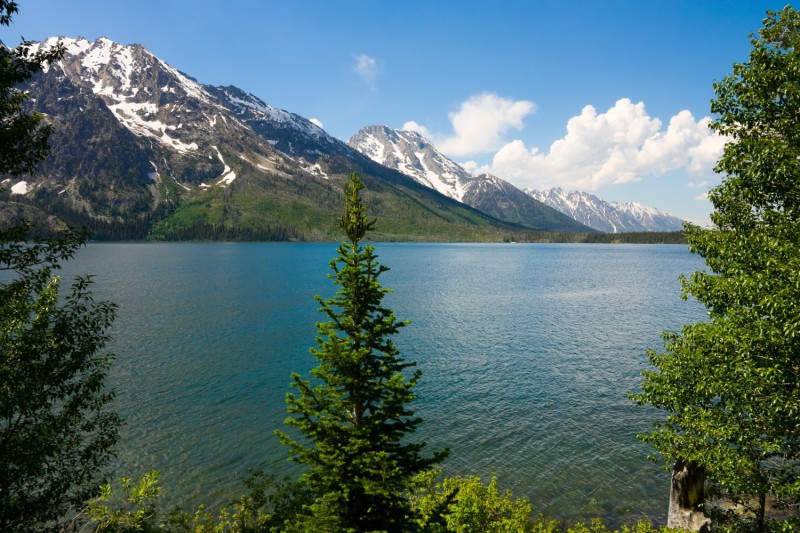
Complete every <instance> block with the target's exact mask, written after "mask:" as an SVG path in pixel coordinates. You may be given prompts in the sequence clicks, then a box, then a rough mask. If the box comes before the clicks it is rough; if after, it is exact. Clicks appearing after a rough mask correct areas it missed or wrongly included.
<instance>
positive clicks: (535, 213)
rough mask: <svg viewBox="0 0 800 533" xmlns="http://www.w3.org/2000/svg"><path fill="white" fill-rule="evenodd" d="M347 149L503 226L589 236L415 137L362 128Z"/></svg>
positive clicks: (382, 128) (552, 211) (569, 220)
mask: <svg viewBox="0 0 800 533" xmlns="http://www.w3.org/2000/svg"><path fill="white" fill-rule="evenodd" d="M348 144H349V145H350V146H351V147H353V148H354V149H356V150H358V151H359V152H361V153H362V154H364V155H365V156H367V157H369V158H370V159H372V160H373V161H375V162H377V163H380V164H381V165H384V166H386V167H388V168H391V169H394V170H397V171H399V172H402V173H403V174H405V175H407V176H409V177H411V178H413V179H415V180H416V181H418V182H419V183H421V184H423V185H425V186H426V187H430V188H431V189H434V190H436V191H439V192H440V193H442V194H444V195H446V196H448V197H450V198H453V199H455V200H458V201H459V202H463V203H465V204H467V205H469V206H471V207H474V208H475V209H478V210H480V211H482V212H484V213H487V214H489V215H491V216H493V217H495V218H498V219H500V220H503V221H505V222H510V223H514V224H520V225H523V226H526V227H528V228H531V229H537V230H541V229H550V230H558V231H569V232H585V231H592V230H591V228H588V227H586V226H585V225H583V224H581V223H578V222H576V221H575V220H573V219H572V218H571V217H569V215H567V216H565V215H564V214H562V213H561V212H559V211H558V210H555V209H553V208H551V207H549V206H547V205H544V204H543V203H541V202H539V201H538V200H536V199H534V198H532V197H530V196H529V195H526V194H525V193H524V192H522V191H520V190H519V189H517V188H516V187H514V186H513V185H511V184H510V183H508V182H507V181H504V180H502V179H500V178H498V177H496V176H492V175H489V174H481V175H478V176H474V175H472V174H470V173H469V172H467V170H465V169H464V168H463V167H462V166H460V165H459V164H458V163H456V162H455V161H453V160H451V159H449V158H448V157H447V156H445V155H444V154H442V153H441V152H439V151H438V150H437V149H436V148H435V147H434V146H433V144H431V142H430V141H428V140H427V139H425V138H424V137H423V136H422V135H420V134H419V133H417V132H414V131H408V130H395V129H392V128H389V127H388V126H367V127H365V128H362V129H361V130H359V131H358V132H357V133H356V134H355V135H353V136H352V137H351V138H350V140H349V141H348Z"/></svg>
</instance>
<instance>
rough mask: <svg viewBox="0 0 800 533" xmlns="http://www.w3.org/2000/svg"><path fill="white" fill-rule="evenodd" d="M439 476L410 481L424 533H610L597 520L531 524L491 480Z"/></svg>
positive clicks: (652, 532)
mask: <svg viewBox="0 0 800 533" xmlns="http://www.w3.org/2000/svg"><path fill="white" fill-rule="evenodd" d="M440 474H441V471H440V470H438V469H432V470H429V471H427V472H423V473H421V474H419V475H418V476H417V477H416V479H415V488H414V490H413V491H412V495H411V501H412V503H413V505H414V509H415V510H416V512H417V515H418V518H417V524H418V525H419V526H420V530H421V531H424V532H426V533H472V532H481V533H506V532H508V533H561V532H563V533H614V530H611V529H609V528H608V527H607V526H606V525H605V524H603V523H602V522H601V521H600V520H597V519H596V520H592V521H591V522H590V523H589V524H585V523H583V522H581V523H578V524H575V525H574V526H571V527H564V526H562V524H561V523H560V522H559V521H557V520H548V519H546V518H542V517H540V518H533V517H532V516H531V504H530V502H528V500H527V499H525V498H515V497H514V496H513V495H512V494H511V492H510V491H508V490H505V491H501V490H500V489H499V487H498V485H497V479H496V478H495V476H494V475H493V476H492V478H491V480H490V481H489V483H488V484H484V483H483V482H482V481H481V479H480V478H479V477H478V476H455V477H446V478H444V479H441V480H440V481H438V482H437V478H439V476H440ZM678 531H679V530H676V529H668V528H656V527H653V526H652V525H651V524H650V522H648V521H646V520H643V521H640V522H639V523H638V524H636V525H635V526H622V528H621V529H620V530H618V532H619V533H659V532H660V533H668V532H674V533H678Z"/></svg>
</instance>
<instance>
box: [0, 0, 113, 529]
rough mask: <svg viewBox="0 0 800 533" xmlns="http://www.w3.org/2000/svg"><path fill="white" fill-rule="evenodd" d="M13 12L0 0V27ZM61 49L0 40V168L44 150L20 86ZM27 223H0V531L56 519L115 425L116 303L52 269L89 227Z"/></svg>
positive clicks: (26, 161)
mask: <svg viewBox="0 0 800 533" xmlns="http://www.w3.org/2000/svg"><path fill="white" fill-rule="evenodd" d="M16 12H17V3H16V2H11V1H7V0H0V25H6V26H7V25H9V24H10V22H11V18H12V16H13V15H14V14H15V13H16ZM61 53H62V51H61V49H60V48H56V49H54V50H52V51H50V52H41V53H30V51H29V48H28V46H27V43H25V44H23V45H21V46H20V47H18V48H16V49H14V50H12V49H9V48H6V47H5V46H3V45H0V173H3V174H7V173H10V174H19V173H23V172H29V171H31V170H32V169H33V168H34V167H35V165H36V164H37V163H38V162H39V161H40V160H41V159H42V158H44V157H45V155H46V154H47V152H48V146H47V137H48V135H49V128H48V127H47V126H45V125H43V124H42V117H41V115H37V114H27V113H25V112H24V111H23V109H22V103H23V102H24V100H25V98H26V95H25V94H24V93H23V92H21V91H19V90H18V89H17V85H18V84H19V83H21V82H23V81H25V80H27V79H28V78H30V77H31V76H33V75H34V74H35V73H36V72H37V71H38V70H40V69H41V68H42V65H43V64H44V62H46V61H53V60H56V59H58V57H60V55H61ZM28 229H29V227H28V226H26V225H24V224H23V225H19V226H16V227H12V228H8V229H0V275H2V281H0V531H26V530H38V529H42V528H46V527H48V526H54V525H55V523H56V521H57V520H58V519H59V518H60V517H62V516H63V514H64V513H65V512H66V511H67V509H68V508H69V507H70V506H71V505H80V504H81V503H82V502H83V501H84V500H85V499H86V498H87V497H88V496H89V495H91V494H93V492H94V491H95V490H96V488H97V487H98V485H99V479H98V473H99V471H100V469H101V468H102V467H103V465H104V464H105V463H106V461H107V460H108V459H109V457H110V456H111V453H112V452H111V449H112V446H113V444H114V443H115V441H116V439H117V434H118V428H119V425H120V421H119V418H118V417H117V415H116V414H114V413H111V412H109V411H108V410H107V407H108V403H109V402H110V401H111V399H112V397H113V394H112V392H110V391H109V390H107V389H106V388H105V377H106V373H107V371H108V367H109V364H110V363H111V359H112V357H111V355H108V354H100V352H101V350H102V349H103V347H104V345H105V344H106V342H107V340H108V335H107V332H108V330H109V328H110V326H111V322H112V321H113V319H114V316H115V306H114V305H113V304H111V303H108V302H99V303H97V302H95V301H94V300H93V298H92V294H91V291H90V286H91V280H90V279H89V278H88V277H81V278H77V279H76V280H75V282H74V283H73V285H72V290H71V291H70V293H69V294H68V295H67V296H65V297H62V296H60V295H59V289H60V283H61V282H60V279H59V278H58V277H55V276H54V273H55V271H56V270H58V269H59V268H60V266H61V263H62V262H63V261H64V260H66V259H69V258H70V257H72V256H73V254H74V253H75V251H76V250H77V249H78V248H79V247H80V246H81V245H82V244H84V242H85V240H86V235H85V234H83V233H74V232H71V231H66V232H64V233H63V234H62V235H61V236H60V237H57V238H54V239H48V240H31V239H29V235H28Z"/></svg>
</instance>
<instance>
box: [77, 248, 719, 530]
mask: <svg viewBox="0 0 800 533" xmlns="http://www.w3.org/2000/svg"><path fill="white" fill-rule="evenodd" d="M376 249H377V253H378V255H379V256H380V261H381V262H382V263H383V264H386V265H387V266H389V267H390V268H391V270H390V271H389V272H387V273H385V274H384V275H383V277H382V282H383V285H384V286H386V287H390V288H392V289H394V292H393V293H391V294H389V295H388V296H387V299H386V303H387V304H388V306H389V307H390V308H392V309H393V310H394V311H395V313H396V315H397V316H398V318H400V319H402V320H411V322H412V323H411V325H409V326H408V327H406V328H404V329H403V330H401V333H400V334H399V335H398V336H396V337H395V342H396V344H397V345H398V347H399V348H400V349H401V352H402V354H403V356H404V357H405V358H407V359H409V360H412V361H416V362H417V363H418V366H419V368H420V369H421V370H422V372H423V377H422V380H421V383H420V385H419V387H418V393H419V396H420V398H419V399H418V400H417V402H416V404H415V405H416V411H417V414H418V415H420V416H421V417H422V418H423V419H424V422H423V424H422V425H421V427H420V429H419V430H418V432H417V434H416V438H419V439H423V440H425V441H427V442H428V445H429V449H430V450H435V449H439V448H442V447H449V448H450V449H451V454H450V457H449V459H448V460H447V462H446V463H445V464H444V468H445V471H446V472H447V473H450V474H453V473H461V474H472V473H476V474H480V475H481V476H485V477H488V476H489V475H491V473H493V472H494V473H496V474H497V477H498V479H499V482H500V484H501V486H503V487H505V488H509V489H511V490H512V491H513V492H514V493H515V494H516V495H518V496H522V495H524V496H526V497H528V498H529V499H530V501H531V502H532V504H533V508H534V511H535V512H536V513H543V514H545V515H548V516H558V517H562V518H566V519H567V520H574V519H578V518H590V517H595V516H599V517H605V518H606V519H608V520H610V522H611V523H612V524H619V523H620V522H622V521H629V520H631V519H635V518H636V517H640V516H649V517H650V518H651V519H653V520H655V521H656V522H658V523H661V522H663V521H664V517H665V514H666V506H667V495H668V478H667V475H666V473H665V472H663V471H662V470H661V469H660V468H659V466H658V465H656V464H653V463H651V462H650V461H648V459H647V456H648V454H649V453H650V452H651V450H650V449H649V448H648V447H647V446H645V445H644V444H642V443H640V442H639V441H637V439H636V438H635V435H636V434H637V432H643V431H647V430H648V428H650V427H651V425H652V422H653V420H654V419H655V418H656V417H657V416H659V415H658V413H655V412H654V411H652V410H649V409H647V408H643V407H638V406H636V405H633V404H632V403H631V402H630V401H629V400H628V399H627V395H628V393H630V392H632V391H635V390H636V389H637V387H638V385H639V383H640V379H641V376H640V373H641V371H642V369H644V368H646V367H647V365H648V363H647V358H646V355H645V351H646V350H647V349H648V348H654V349H658V348H660V347H661V345H662V343H661V339H660V332H661V331H663V330H676V329H679V328H680V326H681V324H683V323H687V322H694V321H697V320H702V319H703V318H704V317H705V313H704V310H703V308H702V307H701V306H700V305H699V304H697V303H696V302H693V301H688V302H687V301H683V300H681V298H680V285H679V282H678V276H679V274H681V273H686V274H688V273H691V272H693V271H695V270H698V269H700V268H701V267H702V262H701V260H700V259H699V258H698V257H696V256H693V255H691V254H690V253H689V252H688V251H687V249H686V247H684V246H668V245H658V246H655V245H654V246H647V245H547V244H534V245H523V244H508V245H499V244H498V245H486V244H480V245H473V244H463V245H462V244H378V245H377V246H376ZM335 254H336V245H335V244H91V245H89V246H88V247H86V248H84V249H82V250H81V251H80V252H79V254H78V257H77V258H76V259H75V260H73V261H71V262H70V263H68V264H67V268H65V270H64V276H65V277H66V278H69V277H71V276H72V275H75V274H78V273H91V274H94V275H95V296H96V297H97V298H99V299H109V300H113V301H114V302H116V303H117V304H119V317H118V319H117V321H116V322H115V325H114V329H113V336H114V341H113V343H112V346H111V349H112V350H113V351H114V352H115V353H116V355H117V359H116V363H115V365H114V367H113V370H112V375H111V380H110V381H111V382H112V384H113V386H114V387H115V388H116V390H117V399H116V402H115V407H116V409H117V410H118V411H119V412H120V413H121V414H122V415H123V416H124V418H125V420H126V426H125V428H124V429H123V431H122V438H121V443H120V446H119V465H118V475H128V476H133V477H135V476H140V475H141V474H142V473H144V472H145V471H147V470H149V469H158V470H160V471H161V472H162V485H163V486H164V487H165V490H166V492H167V495H168V496H167V502H168V503H170V504H171V503H177V504H181V505H187V506H188V505H196V504H198V503H201V502H205V503H211V504H219V503H221V502H224V501H226V500H228V499H230V498H232V497H234V496H236V495H238V494H240V493H242V492H243V491H244V489H243V488H242V486H241V484H240V479H241V476H242V475H243V473H244V472H245V471H246V470H247V469H248V468H251V467H253V468H261V469H265V470H268V471H272V472H276V473H279V474H284V473H296V470H293V469H295V468H296V467H294V466H293V465H292V464H291V463H289V462H287V460H286V450H285V449H284V448H283V447H282V446H281V445H280V443H279V442H278V439H277V438H276V437H275V436H274V435H273V431H274V430H275V429H276V428H279V427H282V424H283V420H284V419H285V418H286V411H285V404H284V397H285V394H286V392H287V391H288V390H289V386H288V385H289V382H290V378H289V375H290V373H291V372H293V371H296V372H300V373H306V372H307V371H308V370H309V369H310V368H312V367H313V366H315V365H314V361H313V359H312V357H311V356H310V355H309V354H308V348H309V347H310V346H312V344H313V342H314V336H315V332H316V329H315V325H314V324H315V322H316V321H319V320H323V319H324V317H323V315H322V314H321V313H319V312H318V311H317V308H318V305H317V303H316V302H315V301H314V295H315V294H320V295H322V296H323V297H328V296H330V295H332V294H333V293H334V292H335V288H334V286H333V285H332V282H331V281H330V280H329V279H327V277H326V276H327V274H328V273H329V270H328V262H329V260H330V259H331V258H333V257H334V256H335Z"/></svg>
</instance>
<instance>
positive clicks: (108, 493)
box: [71, 470, 309, 533]
mask: <svg viewBox="0 0 800 533" xmlns="http://www.w3.org/2000/svg"><path fill="white" fill-rule="evenodd" d="M158 478H159V473H158V472H157V471H154V470H153V471H150V472H148V473H146V474H145V475H144V476H143V477H142V479H141V480H140V481H139V483H137V484H132V483H131V480H130V478H125V477H123V478H122V479H121V481H120V483H119V487H118V488H115V487H114V486H112V485H111V484H106V485H103V486H102V487H101V490H100V496H98V497H97V498H93V499H91V500H89V502H88V503H87V505H86V508H85V509H84V510H83V511H82V512H81V513H79V514H78V515H77V516H76V517H74V518H73V521H72V524H71V525H72V526H73V528H75V529H80V531H86V530H90V531H97V532H101V531H109V532H112V531H113V532H118V533H123V532H132V531H144V532H155V531H175V532H196V533H225V532H242V533H249V532H253V533H255V532H262V531H279V530H280V529H281V526H282V525H283V524H284V522H286V521H287V520H290V519H292V518H294V517H295V516H296V515H297V514H298V513H299V512H300V510H301V509H302V507H303V505H304V504H306V503H308V502H309V494H308V491H307V490H306V489H305V488H304V487H303V486H301V485H298V484H296V483H291V482H288V481H277V480H276V478H275V476H269V475H265V474H264V473H263V472H253V471H251V472H250V475H249V476H248V478H247V479H245V481H244V484H245V487H246V488H247V489H248V491H249V492H248V493H247V494H246V495H244V496H241V497H240V498H239V499H237V500H235V501H233V502H231V503H230V504H229V505H227V506H225V507H223V508H222V509H220V510H219V512H218V513H217V514H216V515H215V514H213V513H211V512H209V511H208V510H206V507H205V506H204V505H200V506H199V507H197V508H196V509H195V510H194V511H193V512H187V511H182V510H180V509H174V510H172V511H170V512H165V511H164V510H163V509H162V508H161V507H160V505H159V497H160V496H161V487H160V486H158Z"/></svg>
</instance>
